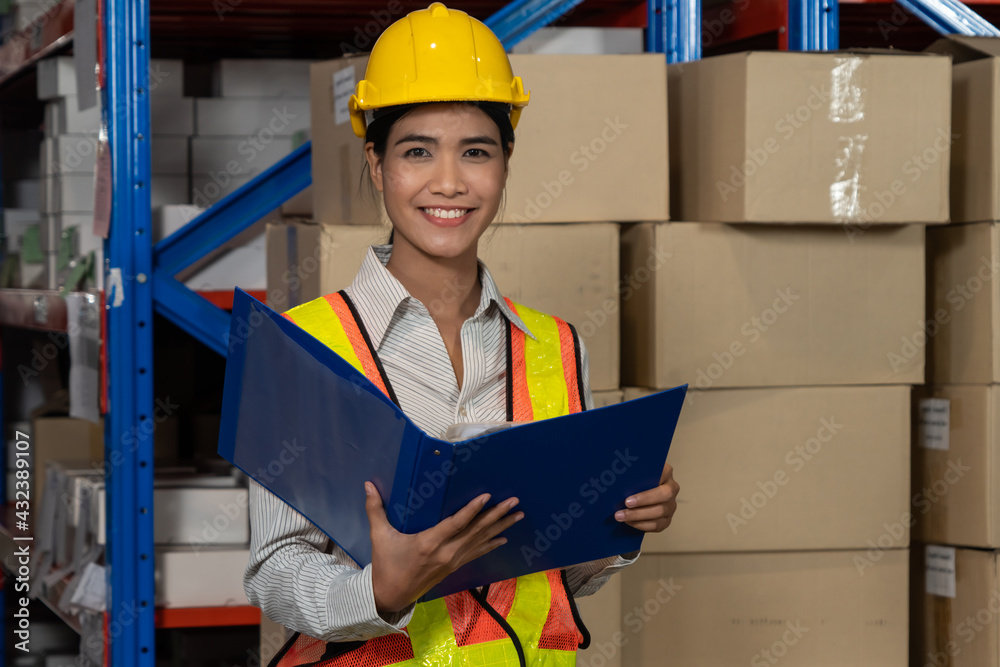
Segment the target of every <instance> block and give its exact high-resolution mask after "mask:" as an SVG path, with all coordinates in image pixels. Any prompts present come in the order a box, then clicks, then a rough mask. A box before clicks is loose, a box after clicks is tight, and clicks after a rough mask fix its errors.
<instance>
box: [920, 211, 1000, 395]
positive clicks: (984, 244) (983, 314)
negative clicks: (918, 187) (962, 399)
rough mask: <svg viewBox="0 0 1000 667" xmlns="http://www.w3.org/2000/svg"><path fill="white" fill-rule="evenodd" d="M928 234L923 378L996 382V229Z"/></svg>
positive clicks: (999, 376) (999, 302)
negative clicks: (925, 369) (925, 376)
mask: <svg viewBox="0 0 1000 667" xmlns="http://www.w3.org/2000/svg"><path fill="white" fill-rule="evenodd" d="M927 232H928V233H927V274H928V275H927V285H928V287H927V289H928V290H929V292H930V294H929V295H928V304H929V305H928V309H929V311H928V313H927V316H926V317H927V325H926V327H925V328H924V329H925V330H924V332H923V333H924V334H925V335H924V339H925V340H926V341H927V380H928V382H933V383H935V384H965V383H969V384H985V383H990V382H1000V226H998V223H995V222H983V223H975V224H971V225H949V226H948V227H942V228H938V229H929V230H927Z"/></svg>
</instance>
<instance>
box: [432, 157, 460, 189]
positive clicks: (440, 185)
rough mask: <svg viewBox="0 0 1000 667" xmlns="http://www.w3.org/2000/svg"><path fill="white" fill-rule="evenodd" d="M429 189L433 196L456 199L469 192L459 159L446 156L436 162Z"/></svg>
mask: <svg viewBox="0 0 1000 667" xmlns="http://www.w3.org/2000/svg"><path fill="white" fill-rule="evenodd" d="M427 187H428V189H429V190H430V192H431V193H432V194H436V195H441V196H443V197H454V196H455V195H461V194H465V193H466V192H468V188H467V186H466V184H465V178H464V174H463V172H462V166H461V164H459V160H458V158H455V157H451V156H446V157H440V158H438V159H437V160H435V163H434V170H433V173H432V174H431V179H430V182H428V184H427Z"/></svg>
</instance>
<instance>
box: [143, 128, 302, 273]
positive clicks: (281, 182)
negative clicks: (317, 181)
mask: <svg viewBox="0 0 1000 667" xmlns="http://www.w3.org/2000/svg"><path fill="white" fill-rule="evenodd" d="M310 183H312V144H311V143H307V144H305V145H303V146H299V147H298V148H297V149H295V150H294V151H292V152H291V153H289V154H288V155H286V156H285V157H284V158H283V159H282V160H281V161H280V162H278V163H277V164H275V165H273V166H272V167H271V168H270V169H268V170H267V171H265V172H264V173H262V174H261V175H260V176H257V177H256V178H255V179H253V180H252V181H250V182H249V183H247V184H246V185H244V186H243V187H241V188H240V189H239V190H237V191H236V192H234V193H232V194H230V195H229V196H227V197H226V198H225V199H222V200H221V201H218V202H216V203H215V204H213V205H212V206H211V207H210V208H208V209H207V210H206V211H205V212H204V213H202V214H201V215H199V216H198V217H197V218H195V219H194V220H192V221H191V222H189V223H188V224H186V225H184V226H183V227H181V228H180V229H179V230H177V231H176V232H174V233H173V234H171V235H170V236H168V237H167V238H165V239H163V240H162V241H160V242H159V243H157V244H156V245H155V246H154V247H153V261H154V263H155V264H156V268H157V269H158V270H162V271H163V273H165V274H166V275H170V276H173V275H175V274H177V272H178V271H181V270H182V269H184V268H186V267H188V266H190V265H191V264H193V263H194V262H196V261H198V260H199V259H201V258H202V257H204V256H205V255H207V254H208V253H209V252H211V251H213V250H215V249H217V248H219V247H221V246H222V245H223V244H224V243H226V242H227V241H230V240H231V239H233V238H234V237H235V236H236V235H238V234H239V233H240V232H242V231H243V230H245V229H247V228H248V227H250V226H251V225H253V224H254V223H255V222H257V221H258V220H260V219H261V218H263V217H264V216H265V215H267V214H268V213H270V212H271V211H273V210H274V209H276V208H278V207H279V206H281V205H282V204H283V203H285V202H286V201H288V200H289V199H290V198H292V197H294V196H295V195H296V194H298V193H299V192H301V191H302V190H305V189H306V188H307V187H309V184H310Z"/></svg>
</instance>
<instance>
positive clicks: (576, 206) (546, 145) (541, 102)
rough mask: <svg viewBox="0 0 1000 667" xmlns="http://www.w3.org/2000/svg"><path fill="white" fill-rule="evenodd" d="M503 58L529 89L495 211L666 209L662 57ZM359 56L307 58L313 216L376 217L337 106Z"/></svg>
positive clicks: (565, 216)
mask: <svg viewBox="0 0 1000 667" xmlns="http://www.w3.org/2000/svg"><path fill="white" fill-rule="evenodd" d="M510 61H511V66H512V68H513V70H514V73H515V74H516V75H517V76H520V77H521V78H522V79H523V81H524V85H525V88H526V89H527V90H528V91H530V93H531V99H530V103H529V104H528V107H527V108H526V109H525V110H524V113H523V114H522V115H521V119H520V121H519V123H518V126H517V129H516V141H515V149H514V153H513V155H512V157H511V161H510V176H509V178H508V180H507V199H506V206H505V208H504V213H503V218H502V221H504V222H520V223H528V222H533V223H534V222H603V221H607V220H666V219H668V217H669V210H668V180H669V179H668V174H667V159H668V156H667V153H668V151H667V125H666V113H667V107H666V105H667V87H666V64H665V62H664V60H663V58H661V57H657V56H656V55H655V54H637V55H608V56H600V55H562V56H557V55H517V54H514V55H511V56H510ZM366 62H367V61H366V57H365V56H356V57H348V58H343V59H338V60H332V61H327V62H323V63H316V64H314V65H313V66H312V121H313V122H312V141H313V152H312V159H313V176H314V180H315V182H317V183H323V184H325V186H326V187H324V188H323V189H322V190H321V191H317V192H316V195H315V206H316V219H317V221H318V222H320V223H324V224H374V223H378V222H379V221H380V220H381V219H382V213H381V211H380V209H379V208H378V207H376V206H375V205H373V204H371V203H370V202H369V201H368V200H367V199H366V198H362V197H361V196H360V193H359V183H360V182H361V180H362V175H363V173H364V169H365V167H364V164H365V160H364V154H363V150H362V148H363V142H362V141H361V140H360V139H359V138H358V137H356V136H355V135H354V132H353V131H352V130H351V125H350V117H349V115H348V113H347V100H348V99H349V97H350V95H351V94H352V93H353V92H354V86H355V84H356V82H357V81H360V80H361V79H363V78H364V72H365V66H366ZM335 75H336V77H337V78H336V82H337V83H336V86H335V85H334V81H335V79H334V76H335ZM595 81H605V82H608V81H614V82H615V86H616V87H617V89H619V90H621V91H628V92H627V93H626V95H627V100H626V103H624V104H623V103H622V100H623V98H622V96H621V95H608V94H607V89H606V87H602V86H600V85H597V86H595V85H594V82H595ZM581 110H585V113H582V114H581ZM629 192H641V193H642V196H641V197H633V196H626V194H625V193H629Z"/></svg>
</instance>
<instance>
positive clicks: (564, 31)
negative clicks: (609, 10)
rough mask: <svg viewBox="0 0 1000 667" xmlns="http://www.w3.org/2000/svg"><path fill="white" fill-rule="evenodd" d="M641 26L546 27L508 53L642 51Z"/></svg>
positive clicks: (611, 52) (610, 52)
mask: <svg viewBox="0 0 1000 667" xmlns="http://www.w3.org/2000/svg"><path fill="white" fill-rule="evenodd" d="M645 50H646V48H645V42H644V40H643V37H642V28H593V27H571V28H561V27H548V28H540V29H539V30H537V31H535V32H533V33H532V34H531V35H529V36H528V37H526V38H525V39H523V40H521V41H520V42H518V43H517V44H516V45H515V46H514V48H513V49H511V53H550V54H556V53H564V54H604V55H610V54H616V53H643V52H644V51H645Z"/></svg>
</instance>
